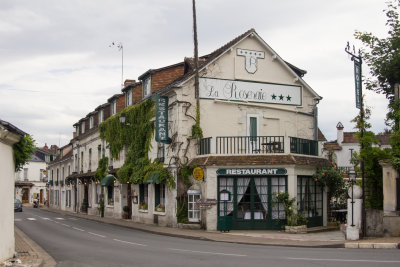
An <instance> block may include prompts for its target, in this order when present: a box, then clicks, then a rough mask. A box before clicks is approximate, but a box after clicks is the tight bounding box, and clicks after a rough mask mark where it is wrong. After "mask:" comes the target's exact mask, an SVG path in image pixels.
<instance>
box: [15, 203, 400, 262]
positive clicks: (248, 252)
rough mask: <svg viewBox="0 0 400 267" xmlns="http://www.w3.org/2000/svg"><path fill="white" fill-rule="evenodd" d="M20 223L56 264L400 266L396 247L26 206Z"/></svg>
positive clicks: (16, 222) (18, 219)
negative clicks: (205, 234) (176, 230)
mask: <svg viewBox="0 0 400 267" xmlns="http://www.w3.org/2000/svg"><path fill="white" fill-rule="evenodd" d="M15 225H16V226H17V227H18V228H19V229H21V230H22V231H23V232H24V233H25V234H27V235H28V236H29V237H30V238H31V239H33V240H34V241H35V242H36V243H37V244H39V245H40V246H41V247H42V248H43V249H45V250H46V251H47V252H48V253H49V254H50V255H51V256H52V257H53V258H54V259H55V260H56V262H57V266H68V267H70V266H71V267H73V266H107V267H109V266H185V267H187V266H230V267H231V266H307V267H308V266H332V267H336V266H346V267H348V266H352V267H353V266H363V267H367V266H400V251H399V250H397V249H382V250H379V249H375V250H374V249H338V248H300V247H299V248H298V247H273V246H254V245H243V244H231V243H221V242H212V241H201V240H192V239H184V238H176V237H168V236H162V235H156V234H151V233H147V232H141V231H137V230H133V229H130V228H124V227H120V226H115V225H109V224H104V223H99V222H94V221H90V220H85V219H82V218H76V217H73V216H63V215H60V214H56V213H52V212H48V211H43V210H39V209H33V208H28V207H25V208H24V211H23V212H19V213H15Z"/></svg>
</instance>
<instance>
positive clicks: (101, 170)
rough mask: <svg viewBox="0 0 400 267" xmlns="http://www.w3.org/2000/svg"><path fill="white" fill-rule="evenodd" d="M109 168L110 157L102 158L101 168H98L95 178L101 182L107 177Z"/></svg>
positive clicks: (100, 161)
mask: <svg viewBox="0 0 400 267" xmlns="http://www.w3.org/2000/svg"><path fill="white" fill-rule="evenodd" d="M107 168H108V157H102V158H101V159H99V167H98V168H97V171H96V173H95V174H94V177H95V178H96V180H98V181H100V180H101V179H103V178H104V177H106V175H107Z"/></svg>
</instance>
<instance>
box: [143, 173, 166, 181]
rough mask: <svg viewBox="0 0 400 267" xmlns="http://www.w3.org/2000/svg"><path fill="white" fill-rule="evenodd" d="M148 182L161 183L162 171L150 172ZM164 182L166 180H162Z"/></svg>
mask: <svg viewBox="0 0 400 267" xmlns="http://www.w3.org/2000/svg"><path fill="white" fill-rule="evenodd" d="M145 183H146V184H159V183H160V173H158V172H154V173H150V175H149V177H148V178H147V180H146V182H145ZM162 183H164V182H162Z"/></svg>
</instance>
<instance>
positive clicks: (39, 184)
mask: <svg viewBox="0 0 400 267" xmlns="http://www.w3.org/2000/svg"><path fill="white" fill-rule="evenodd" d="M55 148H56V147H55V146H52V150H49V149H47V146H45V147H44V148H36V151H35V152H34V153H33V154H32V156H31V158H30V159H29V160H28V161H27V162H26V164H25V165H24V166H23V168H22V169H21V170H20V171H19V172H16V173H15V195H14V197H15V198H17V199H20V200H21V201H22V203H31V204H32V203H33V199H37V200H39V203H40V204H44V203H45V202H46V201H47V198H48V197H47V173H46V169H47V164H48V163H49V162H50V161H51V160H53V158H54V157H55V155H54V153H53V152H52V151H53V150H54V149H55Z"/></svg>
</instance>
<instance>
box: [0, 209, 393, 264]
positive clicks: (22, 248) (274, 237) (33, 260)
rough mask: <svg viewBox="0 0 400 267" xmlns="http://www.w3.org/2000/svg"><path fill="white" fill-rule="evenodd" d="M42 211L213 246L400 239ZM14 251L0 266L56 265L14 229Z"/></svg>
mask: <svg viewBox="0 0 400 267" xmlns="http://www.w3.org/2000/svg"><path fill="white" fill-rule="evenodd" d="M40 208H41V209H42V210H47V211H49V212H54V213H58V214H63V215H69V216H75V217H79V218H83V219H87V220H93V221H98V222H103V223H107V224H113V225H119V226H122V227H127V228H132V229H136V230H141V231H145V232H149V233H154V234H160V235H167V236H174V237H181V238H190V239H198V240H209V241H215V242H229V243H238V244H251V245H268V246H292V247H332V248H349V249H350V248H371V249H399V248H400V237H380V238H366V239H362V240H357V241H346V239H345V234H344V229H345V228H343V227H342V228H343V229H342V230H337V229H332V228H329V227H315V228H309V229H308V232H307V233H306V234H289V233H285V232H284V231H254V230H253V231H245V230H232V231H230V232H220V231H206V230H201V229H182V228H171V227H163V226H158V225H149V224H143V223H136V222H133V221H132V220H124V219H117V218H106V217H104V218H101V217H99V216H95V215H87V214H84V213H73V212H67V211H62V210H56V209H51V208H48V207H40ZM15 251H16V252H17V253H18V260H19V261H16V262H12V263H9V264H10V265H4V263H3V265H2V264H1V263H0V266H18V267H19V266H34V267H41V266H44V267H53V266H55V265H56V262H55V261H54V259H53V258H52V257H51V256H50V255H48V254H47V252H46V251H44V250H43V249H42V248H41V247H39V246H38V245H37V244H36V243H35V242H34V241H32V240H31V239H30V238H29V237H28V236H26V235H25V234H24V233H23V232H22V231H20V230H19V229H18V228H17V227H15Z"/></svg>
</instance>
